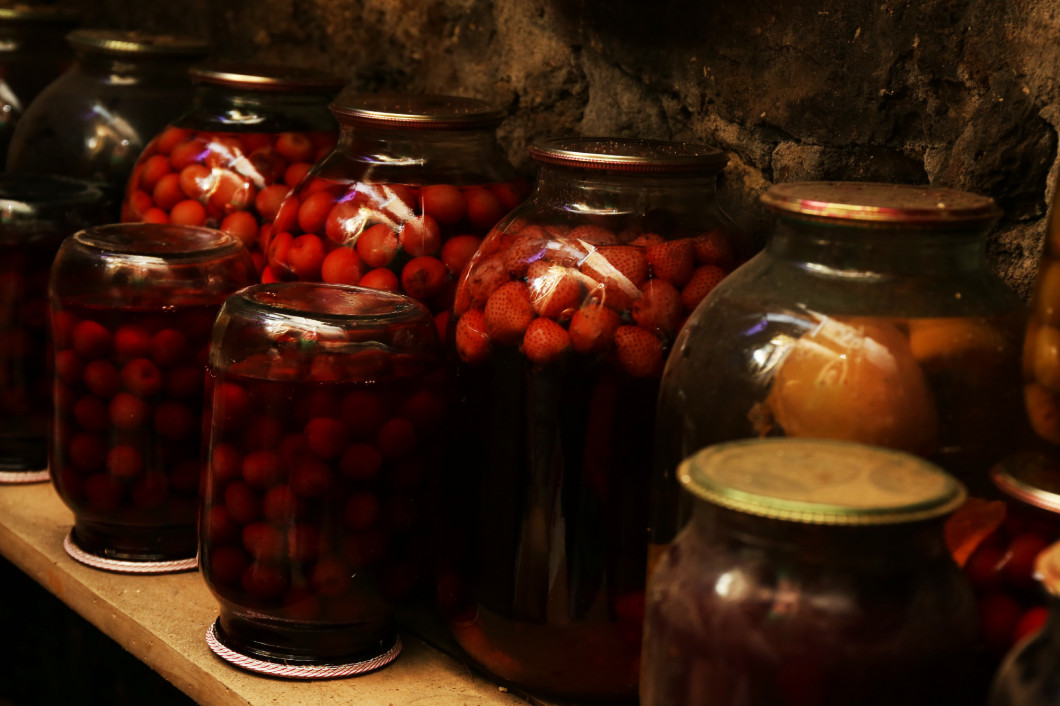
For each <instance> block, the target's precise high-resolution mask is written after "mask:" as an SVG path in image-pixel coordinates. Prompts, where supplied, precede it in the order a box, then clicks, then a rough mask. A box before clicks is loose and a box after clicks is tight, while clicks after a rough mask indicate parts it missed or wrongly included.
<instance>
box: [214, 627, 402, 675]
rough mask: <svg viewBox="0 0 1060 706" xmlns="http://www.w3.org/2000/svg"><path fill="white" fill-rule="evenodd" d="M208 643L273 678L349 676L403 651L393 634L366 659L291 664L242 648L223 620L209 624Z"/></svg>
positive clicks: (245, 666) (376, 666) (224, 656)
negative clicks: (228, 631) (385, 646)
mask: <svg viewBox="0 0 1060 706" xmlns="http://www.w3.org/2000/svg"><path fill="white" fill-rule="evenodd" d="M206 644H207V645H208V646H209V647H210V650H211V651H213V653H214V654H215V655H217V656H218V657H220V658H221V659H223V660H224V661H226V662H228V663H229V664H233V665H235V666H237V667H241V668H242V669H246V670H248V671H251V672H256V673H258V674H267V675H269V676H274V677H283V678H286V679H335V678H338V677H350V676H356V675H358V674H366V673H368V672H372V671H375V670H377V669H382V668H383V667H385V666H387V665H388V664H390V663H391V662H393V661H394V660H395V659H397V656H398V655H399V654H401V638H399V637H398V636H397V635H394V637H393V641H392V642H389V643H387V642H384V643H383V644H384V645H386V644H390V646H389V647H387V648H385V649H384V650H383V651H382V652H381V653H379V654H377V655H375V656H373V657H369V658H366V659H359V660H357V661H350V662H344V663H332V662H327V663H319V664H310V663H308V662H306V663H302V664H290V663H288V662H287V661H286V658H284V657H282V656H280V655H265V654H262V653H260V652H258V651H246V652H245V651H242V650H241V649H240V647H242V646H238V645H237V644H233V643H232V642H231V638H229V637H228V635H226V634H225V632H224V629H223V628H222V627H221V619H220V618H218V619H217V620H216V621H214V622H213V623H211V624H210V627H209V628H207V630H206Z"/></svg>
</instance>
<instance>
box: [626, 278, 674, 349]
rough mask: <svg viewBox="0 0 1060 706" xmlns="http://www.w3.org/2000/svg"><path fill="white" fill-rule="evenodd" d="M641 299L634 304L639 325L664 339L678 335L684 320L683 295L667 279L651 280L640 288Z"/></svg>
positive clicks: (634, 313)
mask: <svg viewBox="0 0 1060 706" xmlns="http://www.w3.org/2000/svg"><path fill="white" fill-rule="evenodd" d="M640 292H641V296H640V299H638V300H637V301H635V302H633V318H634V320H635V321H636V322H637V325H638V326H640V327H641V328H643V329H647V330H648V331H651V332H652V333H656V334H661V335H662V336H663V337H664V338H667V337H669V336H672V335H673V334H675V333H677V329H679V328H680V327H681V321H682V319H683V318H684V310H683V309H682V308H681V293H680V292H679V291H677V287H675V286H673V285H672V284H670V283H669V282H667V281H666V280H665V279H650V280H648V281H647V282H645V283H644V284H642V285H641V287H640Z"/></svg>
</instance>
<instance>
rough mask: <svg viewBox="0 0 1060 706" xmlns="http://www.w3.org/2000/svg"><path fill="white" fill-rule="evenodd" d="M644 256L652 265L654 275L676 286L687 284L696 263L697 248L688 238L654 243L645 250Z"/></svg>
mask: <svg viewBox="0 0 1060 706" xmlns="http://www.w3.org/2000/svg"><path fill="white" fill-rule="evenodd" d="M644 256H645V257H646V258H647V260H648V264H649V265H650V266H651V272H652V276H654V277H656V278H659V279H664V280H666V281H667V282H669V283H670V284H672V285H673V286H675V287H683V286H685V284H686V283H687V282H688V280H689V279H691V277H692V270H693V269H694V268H695V264H696V263H695V257H696V248H695V246H694V245H693V244H692V241H691V240H689V239H687V238H683V239H681V240H674V241H672V242H669V243H659V244H658V245H652V246H650V247H648V248H647V250H645V251H644Z"/></svg>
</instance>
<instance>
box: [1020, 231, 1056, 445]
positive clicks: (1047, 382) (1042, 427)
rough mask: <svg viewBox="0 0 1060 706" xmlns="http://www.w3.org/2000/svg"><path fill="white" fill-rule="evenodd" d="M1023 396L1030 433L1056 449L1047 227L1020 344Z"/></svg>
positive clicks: (1051, 256) (1052, 279) (1052, 272)
mask: <svg viewBox="0 0 1060 706" xmlns="http://www.w3.org/2000/svg"><path fill="white" fill-rule="evenodd" d="M1023 395H1024V402H1025V404H1026V407H1027V417H1028V419H1029V420H1030V423H1031V426H1032V427H1033V429H1034V432H1035V433H1036V434H1037V435H1038V436H1039V437H1040V438H1041V439H1043V440H1044V441H1045V442H1047V443H1048V444H1052V445H1060V229H1058V228H1057V227H1056V226H1055V225H1050V228H1049V233H1048V235H1047V237H1046V242H1045V252H1044V253H1043V255H1042V261H1041V264H1040V265H1039V268H1038V282H1037V284H1036V286H1035V291H1034V296H1033V299H1032V301H1031V315H1030V321H1029V322H1028V324H1027V332H1026V337H1025V339H1024V344H1023Z"/></svg>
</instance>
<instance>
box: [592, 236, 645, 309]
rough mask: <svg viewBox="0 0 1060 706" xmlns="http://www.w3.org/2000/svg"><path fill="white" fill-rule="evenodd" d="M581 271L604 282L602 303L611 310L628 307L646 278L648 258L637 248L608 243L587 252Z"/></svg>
mask: <svg viewBox="0 0 1060 706" xmlns="http://www.w3.org/2000/svg"><path fill="white" fill-rule="evenodd" d="M581 271H582V272H583V273H585V274H586V275H588V276H589V277H591V278H593V279H594V280H595V281H597V282H599V283H600V284H602V285H604V303H605V304H606V305H607V306H609V307H611V308H612V309H614V310H615V311H622V310H624V309H628V308H629V307H630V306H631V305H632V304H633V300H634V299H636V298H637V297H639V296H640V291H639V290H638V289H637V288H638V287H639V286H640V285H641V283H643V282H644V280H646V279H648V261H647V260H646V259H645V257H644V253H643V251H641V249H640V248H635V247H632V246H629V245H610V246H606V247H602V248H599V249H597V250H594V251H592V252H590V253H589V254H588V255H587V256H586V258H585V260H584V261H583V262H582V266H581Z"/></svg>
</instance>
